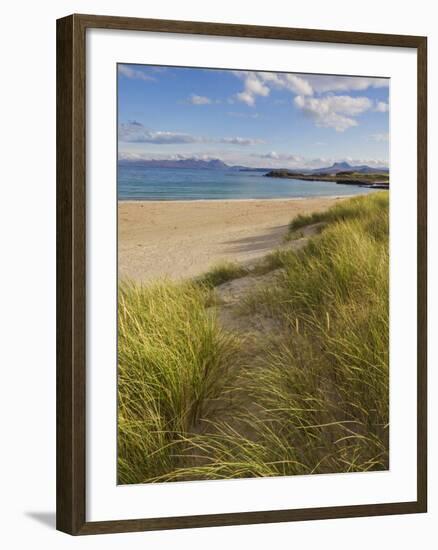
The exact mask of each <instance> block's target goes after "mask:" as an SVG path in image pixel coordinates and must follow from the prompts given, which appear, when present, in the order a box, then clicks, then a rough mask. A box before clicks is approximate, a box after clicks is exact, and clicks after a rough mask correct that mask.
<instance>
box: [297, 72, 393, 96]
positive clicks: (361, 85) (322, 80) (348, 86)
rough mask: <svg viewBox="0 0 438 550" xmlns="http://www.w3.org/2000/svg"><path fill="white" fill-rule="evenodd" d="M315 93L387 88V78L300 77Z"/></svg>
mask: <svg viewBox="0 0 438 550" xmlns="http://www.w3.org/2000/svg"><path fill="white" fill-rule="evenodd" d="M302 76H303V78H305V79H306V80H307V81H308V82H309V84H310V85H311V86H312V88H313V90H314V91H315V92H316V93H325V92H349V91H361V90H367V89H368V88H387V87H388V86H389V79H388V78H367V77H363V76H330V75H302Z"/></svg>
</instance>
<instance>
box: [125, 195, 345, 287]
mask: <svg viewBox="0 0 438 550" xmlns="http://www.w3.org/2000/svg"><path fill="white" fill-rule="evenodd" d="M340 200H344V199H343V198H339V197H322V198H307V199H268V200H212V201H208V200H205V201H203V200H200V201H119V203H118V268H119V279H120V280H132V281H136V282H142V281H150V280H153V279H156V278H158V277H163V276H167V277H170V278H172V279H183V278H189V277H196V276H198V275H200V274H202V273H204V272H206V271H207V270H208V269H210V268H211V267H212V266H214V265H215V264H217V263H219V262H221V261H232V262H239V263H242V264H245V263H249V262H251V261H254V260H257V259H259V258H262V257H263V256H265V255H266V254H268V253H269V252H270V251H272V250H273V249H275V248H276V247H277V246H279V245H281V244H282V242H283V239H284V236H285V234H286V232H287V227H288V224H289V222H290V221H291V220H292V219H293V218H294V217H295V216H297V215H299V214H310V213H312V212H321V211H323V210H326V209H327V208H329V207H330V206H333V205H334V204H335V203H336V202H338V201H340Z"/></svg>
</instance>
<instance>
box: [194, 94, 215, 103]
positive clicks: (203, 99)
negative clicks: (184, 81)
mask: <svg viewBox="0 0 438 550" xmlns="http://www.w3.org/2000/svg"><path fill="white" fill-rule="evenodd" d="M188 102H189V103H191V104H192V105H210V104H211V103H213V101H212V100H211V99H210V98H209V97H206V96H203V95H196V94H192V95H191V96H190V97H189V99H188Z"/></svg>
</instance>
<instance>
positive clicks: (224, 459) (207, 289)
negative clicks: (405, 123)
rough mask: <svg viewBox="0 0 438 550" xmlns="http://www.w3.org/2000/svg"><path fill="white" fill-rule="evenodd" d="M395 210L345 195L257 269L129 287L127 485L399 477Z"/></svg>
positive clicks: (231, 267)
mask: <svg viewBox="0 0 438 550" xmlns="http://www.w3.org/2000/svg"><path fill="white" fill-rule="evenodd" d="M312 176H313V175H312ZM338 176H339V174H336V177H338ZM361 176H364V174H361ZM366 176H368V174H366ZM369 176H370V177H371V176H372V177H377V175H376V174H370V175H369ZM291 177H292V176H291ZM294 177H296V176H294ZM388 209H389V208H388V193H387V192H378V193H372V194H369V195H367V196H361V197H357V198H354V199H349V200H343V201H340V202H339V203H338V204H336V205H335V206H334V207H332V208H331V209H329V210H327V211H324V212H320V213H316V214H312V215H308V216H298V217H295V218H294V219H293V220H292V221H291V223H290V225H289V228H288V238H287V239H286V240H285V244H284V246H282V247H281V248H280V249H278V250H276V251H273V252H272V253H271V254H269V255H268V256H266V258H264V259H263V260H261V261H259V262H258V263H257V264H256V265H254V266H251V268H248V267H247V266H245V267H243V266H241V265H239V264H232V263H226V264H221V265H218V266H216V267H214V268H213V269H212V270H211V271H210V272H208V273H206V274H205V275H204V276H202V277H199V278H197V279H196V280H193V281H186V282H172V281H170V280H161V281H159V282H156V283H152V284H144V285H140V284H126V283H123V284H121V285H120V287H119V308H118V331H119V334H118V343H119V347H118V368H119V371H118V372H119V379H118V396H119V405H118V407H119V409H118V417H119V426H118V430H119V432H118V481H119V483H122V484H129V483H146V482H163V481H177V480H194V479H229V478H241V477H262V476H279V475H295V474H313V473H334V472H358V471H359V472H364V471H370V470H385V469H387V468H388V466H389V449H388V447H389V359H388V350H389V328H388V323H389V311H388V308H389V303H388V296H389V288H388V285H389V277H388V269H389V250H388V241H389V214H388ZM309 227H313V228H315V227H316V228H317V231H313V232H309V231H308V228H309ZM306 235H307V236H306ZM230 295H231V296H232V299H230V298H229V296H230Z"/></svg>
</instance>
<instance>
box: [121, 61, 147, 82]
mask: <svg viewBox="0 0 438 550" xmlns="http://www.w3.org/2000/svg"><path fill="white" fill-rule="evenodd" d="M118 71H119V74H121V75H123V76H126V78H135V79H137V80H145V81H154V80H156V78H154V77H153V76H151V75H149V74H147V73H145V72H144V71H142V70H139V69H133V68H132V67H130V66H129V65H122V64H119V65H118Z"/></svg>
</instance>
